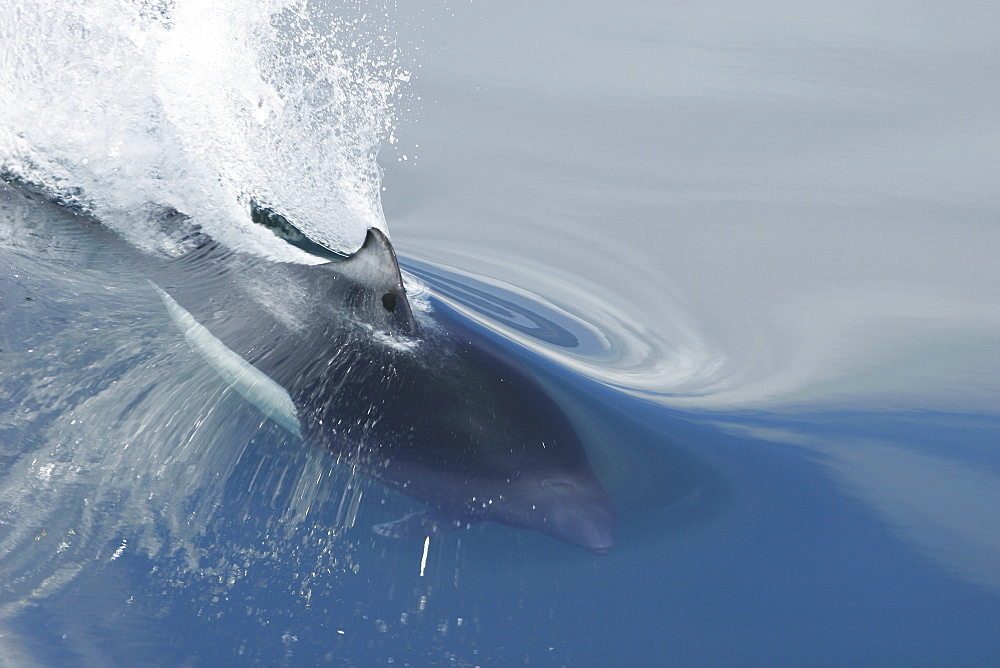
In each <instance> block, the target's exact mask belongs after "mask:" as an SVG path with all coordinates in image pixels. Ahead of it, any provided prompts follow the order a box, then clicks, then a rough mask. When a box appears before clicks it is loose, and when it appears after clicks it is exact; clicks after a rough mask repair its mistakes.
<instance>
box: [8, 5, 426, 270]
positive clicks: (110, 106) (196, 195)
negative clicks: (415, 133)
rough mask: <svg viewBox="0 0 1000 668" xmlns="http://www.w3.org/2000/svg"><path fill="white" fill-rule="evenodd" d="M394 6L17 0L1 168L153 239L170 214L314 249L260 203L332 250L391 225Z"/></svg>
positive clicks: (237, 236) (253, 247)
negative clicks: (385, 211)
mask: <svg viewBox="0 0 1000 668" xmlns="http://www.w3.org/2000/svg"><path fill="white" fill-rule="evenodd" d="M393 37H394V33H393V32H392V22H391V16H390V12H389V10H388V9H387V7H386V6H384V5H381V4H379V3H377V2H372V3H359V4H358V5H354V6H352V7H350V8H345V7H332V6H330V5H329V4H318V3H310V2H308V1H307V0H292V1H289V0H270V1H261V2H253V1H251V0H224V1H221V2H212V3H205V2H200V1H199V0H67V1H60V2H56V1H55V0H14V1H13V2H11V3H4V4H3V6H2V7H0V170H3V171H4V172H6V173H7V174H8V175H12V176H14V177H17V178H20V179H23V180H26V181H30V182H32V183H36V184H39V185H42V186H43V187H45V188H46V189H47V190H49V191H50V192H53V193H55V194H56V195H58V196H59V197H61V198H62V199H64V200H66V201H68V202H70V203H72V204H76V205H78V206H81V207H83V208H85V209H87V210H89V211H91V212H93V213H94V214H96V215H97V216H98V217H100V218H101V219H102V220H103V221H104V222H105V223H106V224H108V225H110V226H111V227H113V228H115V229H117V230H118V231H119V232H121V233H122V234H124V235H125V236H127V237H128V238H129V239H130V240H131V241H132V242H133V243H137V244H138V245H140V246H142V247H145V248H147V249H156V250H161V251H167V252H171V251H176V248H175V247H174V245H175V242H173V241H171V240H170V239H171V237H170V235H165V234H163V230H162V214H163V212H164V211H169V210H171V209H175V210H177V211H180V212H182V213H184V214H186V215H187V216H188V217H190V219H191V220H192V221H194V222H195V223H197V224H198V225H200V226H202V228H204V229H205V230H206V231H208V232H209V233H210V234H212V235H213V236H215V237H216V238H219V239H221V240H224V241H225V242H226V243H227V244H228V245H229V246H231V247H234V248H240V249H243V250H248V251H251V252H256V253H259V254H262V255H265V256H268V257H273V258H275V259H286V260H299V261H308V260H307V259H306V257H305V256H304V255H303V254H301V253H300V252H299V251H298V250H297V249H295V248H293V247H290V246H288V245H287V244H284V243H280V242H276V241H275V239H274V238H273V235H271V234H270V233H269V232H267V231H266V230H263V229H260V228H258V227H257V226H255V225H253V224H251V222H250V216H249V203H250V201H251V200H253V201H256V202H258V203H266V204H267V205H269V206H272V207H274V208H276V209H278V210H281V211H282V212H283V213H285V214H286V215H287V216H289V217H290V218H292V219H294V220H295V221H296V224H297V225H298V226H299V227H300V229H302V230H303V231H304V232H306V234H308V235H309V236H310V237H311V238H313V239H314V240H316V241H318V242H320V243H322V244H324V245H327V246H328V247H331V248H334V249H337V250H341V251H348V252H349V251H353V250H354V249H355V248H356V247H357V246H358V245H359V244H360V242H361V240H363V238H364V233H365V230H367V228H369V227H373V226H374V227H378V228H380V229H383V230H384V229H385V221H384V217H383V215H382V210H381V203H380V200H379V183H380V171H379V168H378V165H377V163H376V160H375V158H376V154H377V152H378V150H379V147H380V145H382V144H383V143H385V142H389V143H391V142H393V141H395V139H394V136H393V124H394V120H395V116H394V113H395V109H396V106H397V103H398V102H399V100H400V99H401V96H402V89H401V86H402V85H403V84H404V83H405V81H406V80H407V79H408V74H407V73H406V72H405V71H404V70H403V68H402V67H401V65H400V55H399V51H398V49H397V48H396V47H395V44H394V39H393Z"/></svg>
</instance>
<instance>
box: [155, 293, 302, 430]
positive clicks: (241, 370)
mask: <svg viewBox="0 0 1000 668" xmlns="http://www.w3.org/2000/svg"><path fill="white" fill-rule="evenodd" d="M149 284H150V285H151V286H152V287H153V289H154V290H156V292H157V294H158V295H159V296H160V299H161V300H162V301H163V305H164V306H165V307H166V309H167V313H168V314H170V319H171V320H173V321H174V324H175V325H177V329H179V330H180V331H181V334H183V335H184V339H185V340H186V341H187V342H188V344H189V345H190V346H191V347H192V348H194V349H195V351H196V352H197V353H198V354H199V355H200V356H201V357H202V359H204V360H205V361H206V362H207V363H208V365H209V366H211V367H212V368H213V369H214V370H215V371H216V373H218V374H219V375H220V376H221V377H222V379H223V380H224V381H226V383H227V384H228V385H229V386H230V387H232V388H233V389H234V390H236V392H238V393H239V395H240V396H242V397H243V398H244V399H246V400H247V401H249V402H250V403H251V404H253V405H254V406H256V407H257V408H258V409H260V411H261V412H262V413H263V414H264V415H266V416H267V417H269V418H271V419H272V420H274V421H275V422H277V423H278V424H279V425H280V426H282V427H283V428H285V429H286V430H288V431H289V432H291V433H292V434H294V435H295V436H298V437H299V438H302V428H301V425H300V424H299V417H298V411H296V409H295V404H294V403H293V402H292V397H291V395H289V394H288V390H286V389H285V388H283V387H282V386H281V385H279V384H278V383H276V382H275V381H274V380H273V379H271V377H270V376H268V375H267V374H265V373H264V372H263V371H260V370H259V369H257V368H256V367H255V366H253V365H252V364H250V363H249V362H247V361H246V360H245V359H243V358H242V357H240V356H239V355H238V354H237V353H235V352H233V351H232V350H230V349H229V348H228V347H226V344H224V343H223V342H222V341H220V340H219V339H217V338H216V337H215V335H213V334H212V333H211V332H210V331H208V329H207V328H206V327H205V326H204V325H202V324H201V323H199V322H198V321H197V320H195V318H194V316H193V315H191V314H190V313H188V312H187V311H186V310H184V307H183V306H181V305H180V304H178V303H177V302H176V301H174V299H173V297H171V296H170V295H169V294H167V293H166V292H165V291H164V290H163V289H162V288H161V287H160V286H158V285H157V284H156V283H153V282H152V281H149Z"/></svg>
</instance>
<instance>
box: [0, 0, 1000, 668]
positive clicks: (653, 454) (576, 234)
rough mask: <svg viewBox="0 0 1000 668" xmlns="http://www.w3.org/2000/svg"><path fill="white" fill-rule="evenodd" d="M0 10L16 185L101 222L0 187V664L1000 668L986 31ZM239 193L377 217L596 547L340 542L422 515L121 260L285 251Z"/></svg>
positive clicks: (998, 235) (652, 18)
mask: <svg viewBox="0 0 1000 668" xmlns="http://www.w3.org/2000/svg"><path fill="white" fill-rule="evenodd" d="M0 18H2V20H0V37H2V40H0V58H2V61H0V64H2V65H3V67H2V68H0V77H2V79H0V80H2V82H3V89H4V91H5V92H6V93H7V94H5V95H4V96H3V101H2V102H0V147H2V154H0V159H2V160H3V166H4V169H5V170H6V171H7V172H8V173H13V174H14V175H15V176H19V177H21V178H22V179H27V180H30V181H33V182H35V183H37V184H40V185H44V186H46V187H47V188H48V189H49V190H50V191H55V192H57V193H58V194H60V195H61V196H62V197H63V198H64V199H65V200H67V201H69V202H70V203H71V204H73V205H75V206H77V207H80V208H83V209H85V210H86V211H88V212H90V213H92V214H93V215H95V216H96V217H97V218H98V219H99V220H100V221H101V223H102V224H103V226H99V225H95V224H92V223H90V222H88V221H89V219H85V218H81V217H80V216H77V215H75V214H72V213H71V212H68V211H65V210H61V209H57V208H53V207H51V206H49V205H47V204H44V203H42V202H38V201H34V200H31V199H25V198H24V197H23V196H22V195H21V194H20V193H18V192H17V191H9V190H5V191H4V192H3V193H2V194H3V198H2V199H0V237H2V240H3V245H2V252H0V258H2V262H3V265H2V266H0V271H2V272H3V274H2V281H3V282H2V284H0V300H2V306H3V309H2V311H0V341H2V343H0V356H2V357H0V361H2V367H0V374H2V375H0V379H2V385H0V410H2V411H3V412H2V415H3V424H2V425H0V426H2V429H3V431H2V436H0V456H2V459H0V466H2V469H0V473H2V480H0V575H2V584H0V586H2V589H0V595H2V599H0V604H2V605H3V617H2V620H0V652H2V654H0V658H2V659H3V662H4V663H9V664H12V665H33V664H41V665H65V664H74V663H76V664H83V665H105V664H126V663H127V664H139V665H141V664H143V663H145V664H157V665H163V664H167V665H181V664H185V663H187V664H188V665H219V664H231V665H240V664H254V663H264V664H269V665H282V664H284V665H315V664H323V663H330V664H334V665H338V664H343V665H352V664H356V665H368V664H376V663H389V662H390V661H391V662H394V663H410V664H412V665H423V664H428V663H434V662H437V663H446V662H451V663H456V664H458V665H509V664H521V663H532V664H541V665H612V664H643V665H664V664H668V665H671V664H730V665H731V664H733V663H790V664H801V663H822V664H849V663H859V662H864V663H874V662H890V663H922V664H970V663H993V662H996V661H997V660H998V657H1000V641H998V640H997V634H996V628H997V627H998V624H1000V612H998V611H1000V605H998V603H1000V542H998V538H997V537H998V536H1000V525H998V518H1000V492H998V490H1000V479H998V476H1000V454H998V450H997V448H998V447H1000V418H998V417H997V407H998V405H1000V402H998V400H1000V391H998V386H997V383H998V378H1000V373H998V372H1000V369H998V368H997V367H998V365H1000V303H998V301H1000V300H998V297H997V295H1000V269H998V268H997V265H996V262H995V257H996V253H997V250H998V249H1000V228H998V227H997V225H996V222H995V221H996V217H997V213H998V209H1000V202H998V201H997V198H996V193H995V187H993V185H992V180H993V178H992V176H993V175H994V174H995V173H996V171H997V169H996V168H997V166H998V165H997V162H996V157H995V156H996V155H997V154H998V153H997V150H996V149H998V148H1000V146H998V141H1000V126H998V121H997V116H996V114H995V110H996V106H997V102H998V101H1000V99H998V97H997V90H1000V87H998V85H997V84H998V83H1000V77H998V75H997V74H996V73H995V72H994V70H993V68H990V67H989V65H988V64H989V63H991V62H994V61H995V60H996V56H997V55H998V54H997V46H996V44H995V40H994V39H993V38H992V29H991V26H992V25H995V22H996V19H997V18H998V17H997V16H996V10H994V9H992V8H991V7H989V6H987V5H980V4H975V3H958V4H957V5H956V4H955V3H949V4H947V5H946V4H944V3H940V4H926V5H924V6H922V7H921V8H920V9H919V10H914V9H913V8H911V7H903V6H899V7H892V6H881V7H879V8H872V7H870V6H864V7H862V6H861V5H840V6H838V7H836V8H835V7H830V8H816V7H809V8H804V7H800V6H796V5H794V4H793V3H787V2H773V3H765V4H764V5H760V4H759V3H758V4H755V5H752V6H751V5H742V4H736V3H731V4H723V5H722V6H713V7H705V8H697V7H691V6H689V5H683V6H681V5H676V6H675V5H671V4H669V3H642V2H634V3H626V4H625V5H621V6H616V7H615V8H611V7H603V8H599V7H587V6H584V5H580V4H578V3H576V4H572V5H570V4H569V3H552V4H548V5H546V6H544V7H539V6H538V5H537V3H526V2H505V3H493V4H489V3H476V4H473V5H456V6H453V7H445V6H443V5H427V6H425V7H422V8H420V9H419V11H418V10H416V9H412V8H403V7H394V6H381V5H374V4H366V3H362V4H358V5H349V6H338V5H336V4H334V3H308V4H300V3H270V4H268V3H221V4H217V5H216V6H215V7H214V8H212V9H206V8H205V5H204V3H196V2H168V3H142V2H131V3H130V2H110V1H100V2H88V3H27V2H15V3H12V4H8V5H5V6H4V8H2V9H0ZM407 70H412V71H414V72H415V75H414V81H413V82H412V84H410V88H409V89H401V88H400V86H401V85H402V84H404V83H406V79H408V78H409V74H408V72H407ZM407 91H408V94H409V95H410V96H411V98H410V99H411V100H412V101H413V102H415V103H416V104H415V108H414V109H406V108H405V107H406V104H407V103H406V101H405V99H404V98H403V97H401V96H402V95H403V94H404V93H407ZM417 98H420V99H419V100H418V99H417ZM396 136H399V137H401V139H400V140H399V142H398V143H397V142H396V141H395V139H396ZM404 157H405V159H404ZM376 158H378V161H379V162H380V163H381V165H382V167H383V168H384V169H385V174H384V177H383V178H382V179H381V181H380V178H379V167H378V165H377V163H376ZM382 187H384V188H385V190H384V191H383V192H382V197H381V199H380V197H379V193H380V188H382ZM255 199H256V200H262V201H266V202H267V203H269V204H271V205H273V206H275V207H278V208H280V209H281V210H283V211H287V212H289V213H290V214H291V215H293V216H294V218H295V220H296V222H297V223H298V224H300V225H301V226H302V227H303V229H305V230H306V231H307V232H308V233H309V234H310V235H311V236H314V237H316V238H317V239H318V240H320V241H322V242H324V243H326V244H328V245H330V246H331V247H334V248H338V249H342V250H350V249H351V248H353V247H355V246H356V245H357V244H358V242H359V241H360V238H361V235H362V233H363V231H364V230H365V229H366V228H367V227H368V226H371V225H375V226H379V227H384V226H385V219H384V218H383V214H382V206H383V205H384V208H385V218H388V220H389V227H390V229H391V231H392V232H393V235H394V236H393V240H394V243H395V244H396V247H397V251H398V252H399V253H400V255H401V259H402V264H403V266H404V270H405V272H406V275H407V278H408V279H409V280H410V282H411V286H410V289H411V292H413V293H414V297H415V298H416V299H418V300H425V299H426V300H428V301H429V302H430V303H431V305H432V306H431V307H432V308H433V307H436V308H448V309H454V315H453V317H455V318H459V319H462V320H463V321H464V322H466V323H467V324H469V326H471V327H475V328H477V330H478V331H479V332H480V334H481V336H483V337H490V338H494V339H496V340H497V341H499V342H500V343H501V345H504V346H506V347H508V348H509V349H510V350H512V351H514V352H515V354H516V355H517V356H518V358H519V359H521V360H522V361H523V362H524V364H526V365H529V366H530V367H531V368H532V369H533V370H534V371H535V372H536V373H538V374H539V375H540V376H541V377H542V378H544V379H545V382H546V383H547V387H548V388H549V391H550V393H551V394H552V396H553V397H555V398H556V399H557V400H558V401H559V402H560V403H561V404H562V405H563V406H564V409H565V410H566V411H567V413H568V414H569V415H570V416H571V418H572V419H573V420H574V424H575V426H576V427H577V428H578V429H579V430H580V431H581V433H583V434H584V436H585V438H586V440H587V442H588V445H589V446H590V447H589V452H590V456H591V459H592V461H593V463H594V465H595V468H597V469H598V470H599V472H600V474H601V475H602V477H603V479H604V481H605V483H606V485H607V487H608V489H609V490H610V491H611V493H612V495H613V496H614V497H615V501H616V503H617V505H618V509H619V519H620V529H619V543H618V545H617V547H616V549H615V550H614V551H613V552H612V553H611V554H610V555H608V556H606V557H601V558H596V559H595V558H594V557H592V556H590V555H587V554H585V553H582V552H580V551H578V550H575V549H574V548H571V547H568V546H563V545H561V544H557V543H555V542H553V541H551V540H549V539H546V538H544V537H541V536H537V535H533V534H530V533H526V532H518V531H515V530H513V529H508V528H507V527H502V526H499V525H483V526H478V527H475V528H473V529H472V530H470V531H468V532H461V533H459V534H452V535H449V536H446V537H442V538H440V539H435V540H434V541H432V543H431V545H430V550H429V552H428V554H427V563H426V568H425V569H422V568H421V563H420V562H421V556H422V555H421V546H420V545H419V544H414V543H408V542H397V541H387V540H385V539H381V538H378V537H376V536H373V535H372V534H371V531H370V528H369V527H370V526H371V525H372V524H375V523H377V522H381V521H386V520H390V519H394V518H395V517H398V516H399V515H401V514H404V513H405V512H407V511H408V510H409V509H411V508H412V505H413V504H412V503H411V502H408V501H407V500H405V499H403V498H401V497H399V496H398V495H396V494H394V493H391V492H388V491H386V490H385V489H383V488H382V487H381V486H379V485H377V484H374V483H371V482H370V481H368V480H366V479H364V478H363V477H360V476H358V475H357V474H355V473H354V472H352V471H351V470H349V469H343V468H339V467H337V466H335V465H333V464H332V462H331V461H330V459H329V458H328V457H325V456H324V455H323V453H320V452H317V451H314V450H311V449H309V448H302V447H293V446H292V445H291V444H289V443H288V442H287V440H286V439H284V437H282V436H281V434H280V431H279V430H277V429H276V428H275V427H274V425H271V424H270V423H268V422H266V421H264V420H263V419H262V418H261V417H260V416H259V415H258V414H257V413H255V409H253V408H252V407H249V406H247V405H245V404H244V403H243V402H242V401H241V400H240V399H239V397H237V396H235V395H234V394H233V393H232V392H230V391H227V390H226V388H225V386H224V385H223V384H222V383H220V382H219V380H218V378H216V377H215V376H214V375H213V374H212V372H211V371H210V370H206V369H205V368H204V367H203V366H202V365H200V364H199V363H198V358H197V357H196V356H194V355H192V354H191V352H190V350H189V349H188V348H187V347H186V346H185V345H184V343H183V341H182V340H180V339H179V337H178V336H177V335H176V333H174V332H173V330H172V328H171V325H170V322H169V319H168V318H167V317H166V314H165V313H163V311H162V306H161V305H160V304H159V302H158V300H157V299H156V297H155V295H153V294H150V293H147V292H145V291H143V290H141V289H139V288H137V285H139V283H138V279H137V278H136V277H137V276H139V275H140V274H141V272H140V269H141V267H137V266H133V265H130V264H129V263H128V262H127V261H125V260H123V259H122V256H121V255H120V254H118V253H116V252H115V251H114V248H115V246H116V244H117V243H118V241H117V238H113V233H112V232H110V231H109V230H114V231H115V232H114V234H118V235H121V236H124V237H125V238H127V239H128V240H129V241H130V242H131V243H132V244H133V245H135V246H137V247H140V248H142V249H145V250H146V251H148V252H153V253H157V252H159V253H168V254H169V253H176V252H179V250H181V247H182V246H183V235H179V234H176V233H174V231H173V230H170V229H164V225H163V221H164V220H165V218H164V216H163V213H164V211H169V210H173V209H176V210H178V211H182V212H184V213H185V214H187V215H189V216H191V220H192V221H194V222H196V223H197V224H198V225H200V226H202V228H203V229H205V230H206V231H208V232H209V233H210V234H212V235H213V236H216V237H219V238H221V239H224V240H225V241H226V243H228V244H230V245H232V246H236V247H240V248H242V249H244V250H248V251H250V252H254V253H258V254H261V255H264V256H265V257H269V258H273V259H289V260H293V261H307V258H304V257H303V256H301V255H300V254H297V251H296V250H295V249H294V248H293V247H291V246H288V245H287V244H283V243H281V242H280V241H279V240H276V238H274V237H273V235H271V234H270V232H266V231H265V230H261V229H259V228H257V227H255V226H253V225H252V224H250V223H249V222H248V218H249V217H248V215H247V208H248V204H249V202H250V201H251V200H255ZM168 219H169V217H168ZM262 290H263V287H262ZM262 299H266V300H268V301H270V302H271V303H272V304H273V306H274V308H275V309H277V310H280V309H281V308H287V306H288V304H294V302H295V300H294V299H292V298H290V296H289V295H282V294H274V293H273V292H272V293H267V294H263V296H262ZM435 305H436V306H435ZM287 316H288V317H294V313H288V314H287ZM422 570H423V572H421V571H422Z"/></svg>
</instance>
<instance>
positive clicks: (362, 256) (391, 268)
mask: <svg viewBox="0 0 1000 668" xmlns="http://www.w3.org/2000/svg"><path fill="white" fill-rule="evenodd" d="M330 267H331V268H332V269H335V270H336V271H337V272H338V273H340V274H343V275H344V276H345V277H347V278H349V279H350V280H351V281H353V282H354V283H356V284H357V285H359V286H360V287H361V288H362V289H363V290H364V291H365V294H364V295H362V296H361V303H359V304H356V306H357V307H359V308H365V309H374V310H375V312H376V313H381V314H383V315H384V319H385V321H386V322H387V323H388V324H389V325H391V326H392V328H393V329H395V330H396V331H398V332H400V333H402V334H408V335H414V334H416V323H415V322H414V320H413V311H412V310H411V309H410V302H409V301H408V300H407V298H406V291H405V290H404V289H403V277H402V274H400V272H399V263H398V262H397V261H396V252H395V251H394V250H393V248H392V244H391V243H389V239H388V238H387V237H386V236H385V234H383V233H382V231H381V230H379V229H377V228H374V227H372V228H370V229H369V230H368V234H367V235H366V236H365V243H364V244H362V245H361V248H359V249H358V250H357V252H356V253H354V255H351V256H349V257H347V258H344V259H342V260H332V261H331V262H330ZM376 320H378V321H382V320H383V318H377V319H376Z"/></svg>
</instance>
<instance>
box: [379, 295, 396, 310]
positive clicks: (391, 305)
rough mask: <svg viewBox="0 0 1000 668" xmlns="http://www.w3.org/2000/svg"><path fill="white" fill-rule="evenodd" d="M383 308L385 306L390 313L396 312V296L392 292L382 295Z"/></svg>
mask: <svg viewBox="0 0 1000 668" xmlns="http://www.w3.org/2000/svg"><path fill="white" fill-rule="evenodd" d="M382 306H384V307H385V310H386V311H388V312H389V313H393V312H394V311H395V310H396V295H394V294H392V293H391V292H387V293H385V294H384V295H382Z"/></svg>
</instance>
